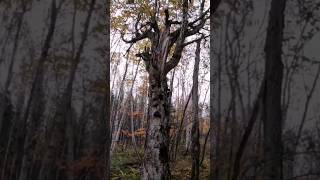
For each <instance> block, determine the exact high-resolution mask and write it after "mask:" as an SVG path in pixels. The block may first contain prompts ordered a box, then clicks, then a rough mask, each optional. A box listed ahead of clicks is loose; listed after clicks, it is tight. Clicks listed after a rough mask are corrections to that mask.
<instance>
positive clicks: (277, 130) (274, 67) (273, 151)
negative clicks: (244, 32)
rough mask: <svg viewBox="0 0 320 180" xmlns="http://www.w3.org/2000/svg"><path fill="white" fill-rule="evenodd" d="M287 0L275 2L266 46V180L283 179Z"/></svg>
mask: <svg viewBox="0 0 320 180" xmlns="http://www.w3.org/2000/svg"><path fill="white" fill-rule="evenodd" d="M285 6H286V0H272V2H271V9H270V12H269V23H268V29H267V37H266V44H265V58H266V59H265V83H266V84H265V93H264V96H263V97H262V98H263V99H262V101H263V102H262V104H263V105H262V106H263V108H262V120H263V123H264V128H263V132H264V168H263V175H264V179H265V180H280V179H282V140H281V137H282V111H281V87H282V76H283V63H282V59H281V55H282V40H283V29H284V10H285Z"/></svg>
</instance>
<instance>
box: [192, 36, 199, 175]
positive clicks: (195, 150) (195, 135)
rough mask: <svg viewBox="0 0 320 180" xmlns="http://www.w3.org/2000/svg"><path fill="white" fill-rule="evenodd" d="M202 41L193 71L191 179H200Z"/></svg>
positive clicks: (197, 50) (197, 49)
mask: <svg viewBox="0 0 320 180" xmlns="http://www.w3.org/2000/svg"><path fill="white" fill-rule="evenodd" d="M200 43H201V40H199V41H198V42H197V47H196V58H195V64H194V71H193V91H192V110H193V117H192V130H191V134H192V143H191V156H192V171H191V179H192V180H198V179H199V174H200V171H199V166H200V162H199V160H200V159H199V158H200V142H199V138H200V133H199V117H198V116H199V105H198V101H199V97H198V75H199V64H200Z"/></svg>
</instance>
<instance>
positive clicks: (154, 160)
mask: <svg viewBox="0 0 320 180" xmlns="http://www.w3.org/2000/svg"><path fill="white" fill-rule="evenodd" d="M153 68H154V67H153V66H151V67H150V71H149V72H150V74H149V84H150V86H149V103H150V110H149V124H148V130H147V139H146V144H145V146H146V148H145V149H146V151H145V158H144V167H143V177H142V179H144V180H168V179H170V169H169V153H168V149H169V132H170V131H169V118H170V111H169V105H170V102H169V94H168V85H167V79H166V77H165V76H161V74H160V73H157V70H156V69H153Z"/></svg>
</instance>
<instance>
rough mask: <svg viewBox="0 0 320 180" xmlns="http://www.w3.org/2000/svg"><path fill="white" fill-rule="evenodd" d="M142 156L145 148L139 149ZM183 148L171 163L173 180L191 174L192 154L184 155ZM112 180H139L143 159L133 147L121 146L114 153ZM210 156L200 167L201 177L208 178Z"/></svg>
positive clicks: (185, 179)
mask: <svg viewBox="0 0 320 180" xmlns="http://www.w3.org/2000/svg"><path fill="white" fill-rule="evenodd" d="M137 151H138V153H139V154H140V155H141V157H142V153H143V150H142V149H137ZM184 154H185V152H184V151H183V150H181V151H179V153H178V156H177V160H176V161H175V162H172V163H171V175H172V179H173V180H187V179H190V176H191V166H192V161H191V157H190V155H184ZM111 163H112V164H111V179H112V180H139V179H140V166H141V163H142V160H141V159H139V156H138V155H137V153H136V151H135V150H134V149H133V148H132V147H127V148H121V150H118V151H116V152H114V153H113V154H112V161H111ZM208 176H209V157H208V156H206V157H205V159H204V162H203V164H202V166H201V167H200V179H201V180H202V179H203V180H205V179H208Z"/></svg>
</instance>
